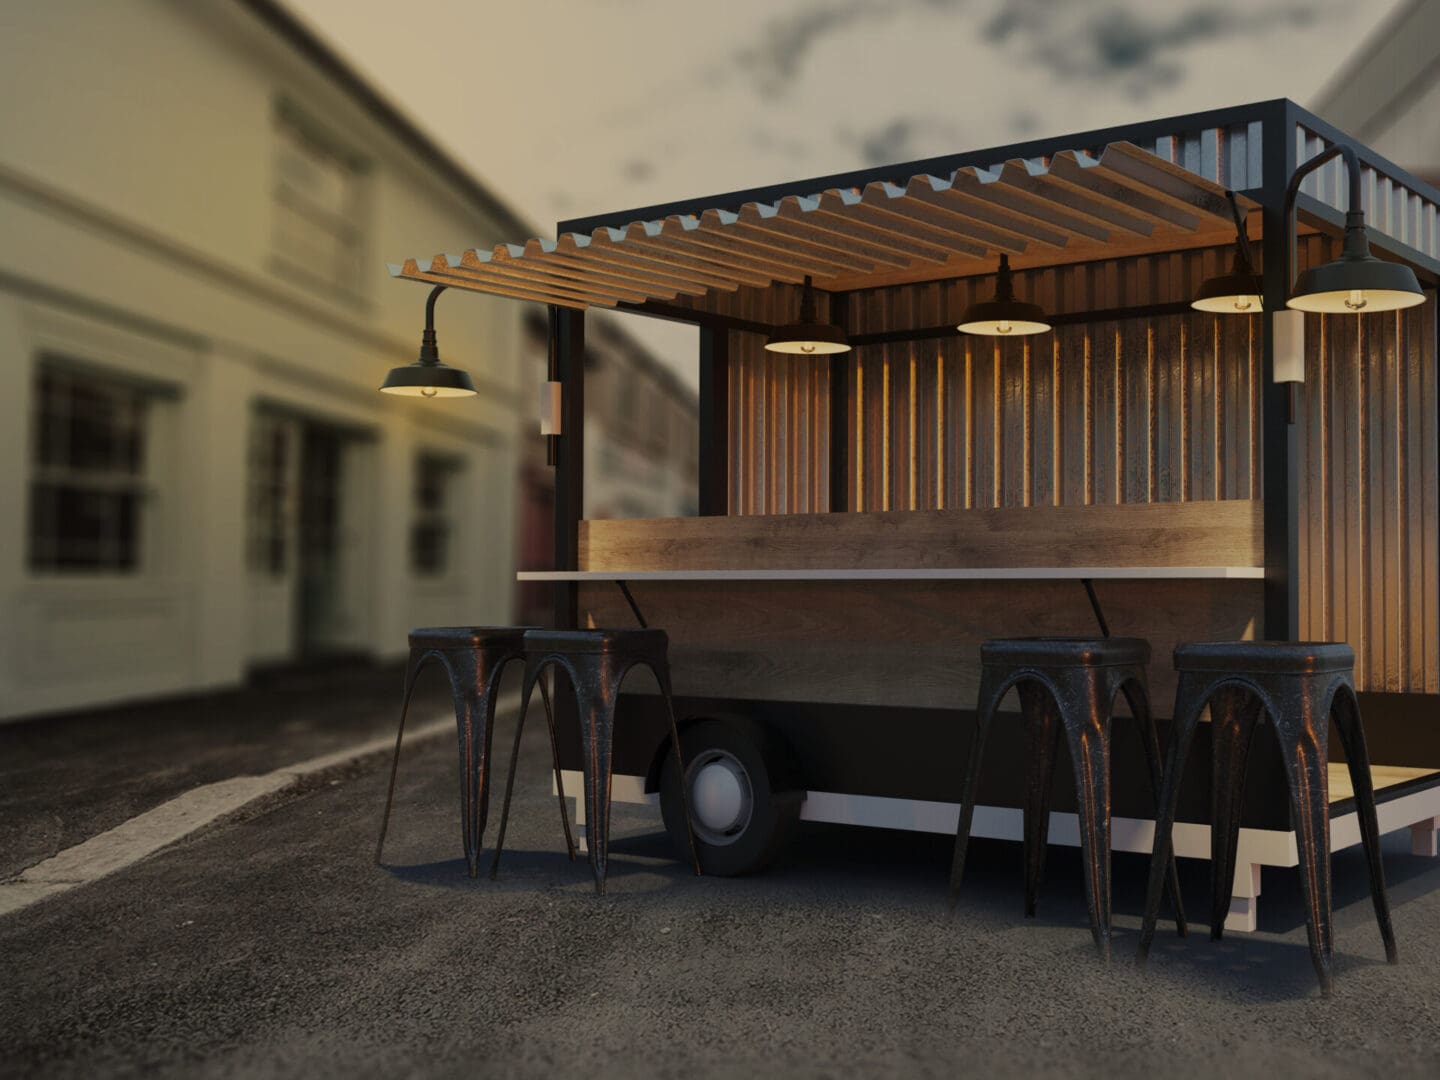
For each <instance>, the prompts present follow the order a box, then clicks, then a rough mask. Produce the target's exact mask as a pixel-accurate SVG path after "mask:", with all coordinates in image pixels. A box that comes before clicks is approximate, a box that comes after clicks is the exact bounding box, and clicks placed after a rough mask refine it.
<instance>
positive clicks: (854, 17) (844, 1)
mask: <svg viewBox="0 0 1440 1080" xmlns="http://www.w3.org/2000/svg"><path fill="white" fill-rule="evenodd" d="M967 2H968V0H812V2H810V3H807V4H804V5H803V6H800V7H798V8H797V9H796V10H794V11H792V12H789V13H787V14H785V15H780V16H776V17H775V18H772V19H770V20H768V21H767V22H766V23H765V24H764V25H763V26H762V27H761V28H760V34H759V36H758V37H757V38H756V39H754V40H753V41H751V42H750V43H748V44H746V45H743V46H741V47H740V48H739V49H737V50H736V51H735V53H734V55H733V57H732V60H733V63H734V65H735V66H736V67H737V68H739V70H740V71H741V72H742V74H744V75H745V76H746V77H747V78H748V79H749V80H750V81H751V83H752V85H753V86H754V88H755V90H756V91H757V92H758V93H759V94H760V96H761V97H764V98H769V99H774V98H778V97H781V96H783V95H784V93H785V92H786V91H787V90H788V89H789V88H790V87H791V86H792V85H793V84H794V83H795V82H797V81H798V80H799V78H800V76H801V74H802V71H803V69H804V66H805V61H806V59H807V58H808V57H809V55H810V54H811V53H812V52H813V51H814V50H815V48H816V46H818V45H820V44H821V43H823V42H824V41H825V40H826V39H827V38H831V37H834V36H835V35H837V34H840V33H842V32H843V31H846V30H849V29H850V28H852V27H854V26H856V25H858V24H861V23H866V22H883V21H886V20H889V19H892V18H895V17H896V16H900V15H904V14H907V13H908V12H911V11H914V10H917V9H928V10H931V11H937V10H939V11H945V10H952V9H956V8H960V7H963V6H965V5H966V3H967ZM708 77H709V78H711V79H713V77H714V74H713V72H711V73H710V74H709V76H708Z"/></svg>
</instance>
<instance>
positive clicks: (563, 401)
mask: <svg viewBox="0 0 1440 1080" xmlns="http://www.w3.org/2000/svg"><path fill="white" fill-rule="evenodd" d="M552 332H553V333H554V334H555V335H556V340H555V342H554V355H555V369H556V370H555V374H556V378H557V379H558V381H559V382H560V386H561V389H560V437H559V440H558V444H557V446H556V456H555V569H556V570H574V569H576V568H577V567H578V565H579V559H580V519H581V518H582V517H584V515H585V313H584V312H583V311H572V310H568V309H567V310H564V311H559V312H558V313H557V317H556V319H555V323H554V329H553V331H552ZM578 600H579V590H578V589H577V588H576V586H575V584H574V582H568V581H557V582H556V583H555V627H556V628H557V629H570V628H573V627H574V626H575V625H576V622H577V620H578V618H579V610H578Z"/></svg>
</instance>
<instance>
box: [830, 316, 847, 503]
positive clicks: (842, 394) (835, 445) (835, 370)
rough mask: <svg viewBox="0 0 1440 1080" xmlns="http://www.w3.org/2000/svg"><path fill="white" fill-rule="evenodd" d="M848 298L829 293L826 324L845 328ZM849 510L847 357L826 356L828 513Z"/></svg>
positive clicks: (843, 355) (838, 355)
mask: <svg viewBox="0 0 1440 1080" xmlns="http://www.w3.org/2000/svg"><path fill="white" fill-rule="evenodd" d="M849 314H850V297H849V295H848V294H846V293H831V294H830V310H829V319H830V322H831V323H832V324H833V325H835V326H838V327H840V328H841V329H842V330H844V329H847V323H848V321H849ZM849 509H850V354H849V353H835V354H834V355H833V356H831V357H830V512H831V513H832V514H838V513H843V512H844V511H846V510H849Z"/></svg>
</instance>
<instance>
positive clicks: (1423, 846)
mask: <svg viewBox="0 0 1440 1080" xmlns="http://www.w3.org/2000/svg"><path fill="white" fill-rule="evenodd" d="M561 776H562V779H563V782H564V784H565V791H566V793H567V794H569V795H570V796H572V798H573V796H574V795H575V794H576V793H577V792H579V791H580V790H581V784H582V778H581V775H580V773H579V772H578V771H573V770H569V769H566V770H564V771H563V772H562V774H561ZM1370 776H1371V780H1372V783H1373V784H1374V786H1375V802H1376V816H1377V817H1378V818H1379V822H1380V832H1381V833H1382V834H1384V833H1390V832H1397V831H1399V830H1401V829H1409V830H1410V850H1411V853H1412V854H1414V855H1421V856H1432V857H1433V856H1435V855H1437V852H1440V849H1437V827H1440V769H1423V768H1407V767H1404V766H1399V765H1376V766H1373V767H1372V768H1371V769H1370ZM1354 794H1355V792H1354V789H1353V788H1352V787H1351V785H1350V773H1349V770H1348V768H1347V767H1346V766H1345V765H1343V764H1337V763H1332V764H1331V765H1330V849H1331V851H1332V852H1334V851H1340V850H1342V849H1344V848H1347V847H1351V846H1353V845H1355V844H1358V843H1360V829H1359V824H1358V819H1357V817H1356V815H1355V811H1354V807H1353V799H1354ZM611 798H612V799H613V801H615V802H624V803H637V804H649V805H652V806H655V807H656V808H657V810H658V808H659V806H658V803H659V797H658V796H657V795H655V794H654V793H653V792H649V793H647V792H646V791H645V778H644V777H642V776H623V775H617V776H615V777H614V778H613V783H612V787H611ZM572 805H573V808H574V821H575V824H576V826H577V827H578V839H579V842H580V845H581V847H582V850H583V847H584V843H585V833H586V829H585V812H584V805H583V802H582V801H581V800H578V799H575V800H574V801H573V803H572ZM959 814H960V808H959V806H958V805H957V804H955V803H948V802H928V801H923V800H918V799H887V798H881V797H878V796H871V795H844V794H840V793H836V792H827V791H810V792H806V796H805V801H804V803H803V804H802V806H801V810H800V818H801V820H802V821H818V822H826V823H830V824H839V825H863V826H869V827H871V828H882V829H904V830H908V831H911V832H931V833H942V834H953V833H954V832H955V827H956V825H957V823H958V821H959ZM971 835H973V836H979V837H985V838H988V839H996V840H1013V841H1016V842H1018V841H1020V840H1021V838H1022V837H1023V835H1024V833H1023V819H1022V814H1021V811H1020V810H1019V809H1016V808H1012V807H1001V806H977V807H976V808H975V818H974V821H973V824H972V827H971ZM1154 837H1155V823H1154V822H1153V821H1150V820H1142V819H1137V818H1123V817H1117V818H1114V819H1113V820H1112V821H1111V824H1110V846H1111V848H1112V850H1115V851H1131V852H1138V853H1140V854H1147V855H1148V854H1149V853H1150V851H1151V849H1152V847H1153V845H1154ZM1050 842H1051V843H1053V844H1068V845H1069V846H1071V847H1078V846H1079V845H1080V829H1079V823H1078V821H1077V820H1076V816H1075V815H1074V814H1069V813H1059V812H1056V813H1052V814H1051V817H1050ZM1174 844H1175V853H1176V855H1178V856H1180V857H1182V858H1193V859H1209V858H1210V826H1208V825H1196V824H1192V823H1189V822H1179V823H1177V824H1176V826H1175V832H1174ZM1298 865H1299V858H1298V855H1297V852H1296V848H1295V833H1294V832H1293V831H1290V830H1273V829H1248V828H1246V829H1241V830H1240V841H1239V852H1238V856H1237V858H1236V865H1235V883H1234V887H1233V888H1232V890H1231V897H1230V911H1229V914H1228V915H1227V917H1226V919H1225V929H1226V930H1234V931H1240V932H1248V931H1253V930H1254V929H1255V928H1256V925H1257V915H1258V903H1259V897H1260V884H1261V882H1260V869H1261V867H1263V866H1276V867H1294V866H1298Z"/></svg>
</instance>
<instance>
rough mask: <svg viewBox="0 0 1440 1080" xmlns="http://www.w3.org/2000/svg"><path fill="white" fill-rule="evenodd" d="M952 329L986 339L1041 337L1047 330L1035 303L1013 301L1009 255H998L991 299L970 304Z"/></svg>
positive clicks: (1046, 325)
mask: <svg viewBox="0 0 1440 1080" xmlns="http://www.w3.org/2000/svg"><path fill="white" fill-rule="evenodd" d="M955 329H957V330H959V331H961V332H962V333H966V334H983V335H984V336H986V337H1012V336H1013V337H1020V336H1022V335H1025V334H1043V333H1045V331H1047V330H1049V329H1050V324H1049V323H1048V322H1046V321H1045V310H1044V308H1042V307H1041V306H1040V305H1039V304H1030V303H1026V302H1025V301H1024V300H1017V299H1015V283H1014V281H1013V280H1012V279H1011V276H1010V256H1009V255H1003V254H1002V255H1001V256H1000V270H999V272H998V273H997V274H996V276H995V299H993V300H982V301H980V302H979V303H975V304H971V305H970V306H969V307H968V308H966V309H965V313H964V314H963V315H961V316H960V325H959V326H957V327H956V328H955Z"/></svg>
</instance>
